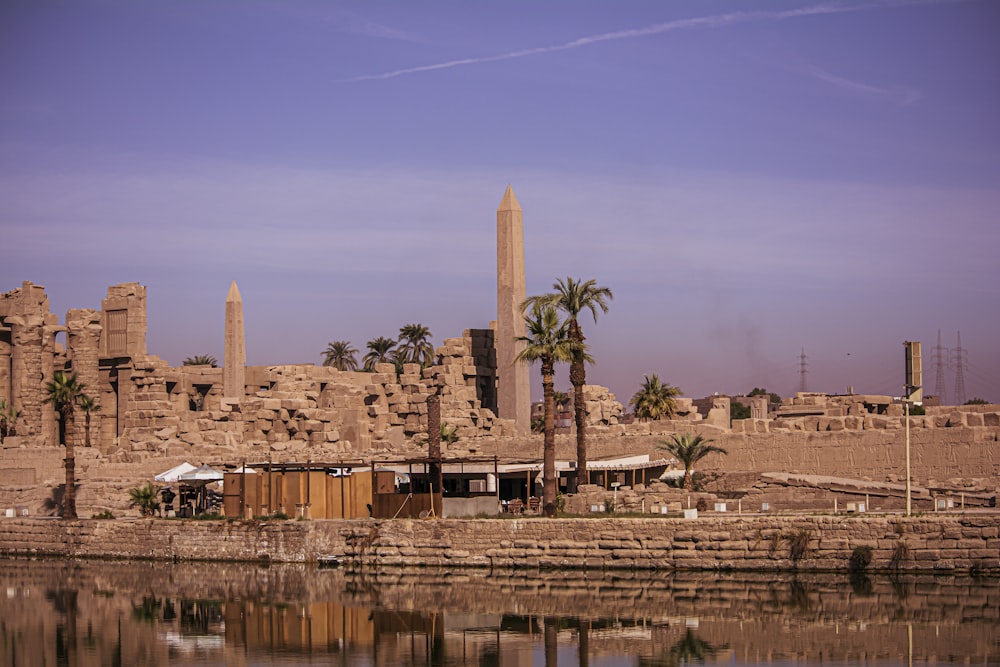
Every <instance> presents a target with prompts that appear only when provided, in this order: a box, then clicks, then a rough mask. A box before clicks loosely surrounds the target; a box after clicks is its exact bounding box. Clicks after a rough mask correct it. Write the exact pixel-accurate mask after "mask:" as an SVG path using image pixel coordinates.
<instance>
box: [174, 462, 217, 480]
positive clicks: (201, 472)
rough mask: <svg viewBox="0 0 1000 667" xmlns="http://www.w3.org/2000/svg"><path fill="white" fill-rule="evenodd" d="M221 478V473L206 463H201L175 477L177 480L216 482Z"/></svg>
mask: <svg viewBox="0 0 1000 667" xmlns="http://www.w3.org/2000/svg"><path fill="white" fill-rule="evenodd" d="M221 479H222V473H221V472H220V471H218V470H216V469H215V468H212V467H211V466H208V465H202V466H200V467H198V468H196V469H194V470H192V471H190V472H186V473H184V474H183V475H179V476H178V477H177V481H178V482H217V481H219V480H221Z"/></svg>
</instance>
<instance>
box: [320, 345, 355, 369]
mask: <svg viewBox="0 0 1000 667" xmlns="http://www.w3.org/2000/svg"><path fill="white" fill-rule="evenodd" d="M357 354H358V351H357V350H356V349H354V346H353V345H351V342H350V341H346V340H335V341H333V342H332V343H329V344H328V345H327V346H326V350H324V352H323V365H324V366H332V367H333V368H336V369H337V370H340V371H356V370H358V359H357V356H356V355H357Z"/></svg>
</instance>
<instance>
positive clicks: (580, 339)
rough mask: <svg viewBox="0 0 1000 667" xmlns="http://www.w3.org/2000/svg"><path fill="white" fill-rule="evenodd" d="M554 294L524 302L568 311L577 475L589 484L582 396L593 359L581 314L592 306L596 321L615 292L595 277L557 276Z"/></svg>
mask: <svg viewBox="0 0 1000 667" xmlns="http://www.w3.org/2000/svg"><path fill="white" fill-rule="evenodd" d="M552 289H554V290H555V291H554V292H553V293H551V294H543V295H542V296H533V297H529V298H528V299H527V300H526V301H525V304H531V303H548V304H551V305H553V306H555V307H556V308H558V309H559V310H561V311H562V312H564V313H566V318H567V324H568V326H569V338H570V340H572V341H573V343H574V344H575V347H574V353H573V359H572V361H571V362H570V366H569V381H570V383H571V384H572V385H573V413H574V418H575V422H576V479H577V482H578V483H579V481H580V480H583V483H584V484H586V483H587V482H589V481H590V476H589V475H588V473H587V406H586V404H585V403H584V400H583V385H585V384H587V369H586V364H587V363H588V362H590V363H593V359H592V358H591V357H590V355H588V354H587V347H586V346H585V345H584V341H585V340H586V338H585V337H584V335H583V329H581V328H580V322H579V316H580V314H581V313H583V312H584V311H587V310H589V311H590V314H591V315H592V316H593V317H594V323H595V324H596V323H597V311H598V310H600V311H601V312H602V313H607V312H608V301H611V300H612V299H614V298H615V297H614V294H612V293H611V290H610V289H609V288H607V287H601V286H599V285H598V284H597V281H595V280H587V281H582V280H576V279H573V278H570V277H567V278H566V280H563V279H562V278H560V279H558V280H557V281H556V282H555V283H553V285H552Z"/></svg>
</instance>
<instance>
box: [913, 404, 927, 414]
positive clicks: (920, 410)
mask: <svg viewBox="0 0 1000 667" xmlns="http://www.w3.org/2000/svg"><path fill="white" fill-rule="evenodd" d="M925 414H927V410H924V406H922V405H917V404H916V403H913V404H911V405H910V416H911V417H913V416H917V417H919V416H920V415H925Z"/></svg>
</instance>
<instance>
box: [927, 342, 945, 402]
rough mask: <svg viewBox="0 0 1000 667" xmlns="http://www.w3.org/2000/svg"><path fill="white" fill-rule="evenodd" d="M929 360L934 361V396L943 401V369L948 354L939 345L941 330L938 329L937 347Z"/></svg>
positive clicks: (942, 346)
mask: <svg viewBox="0 0 1000 667" xmlns="http://www.w3.org/2000/svg"><path fill="white" fill-rule="evenodd" d="M931 359H932V360H933V361H934V395H935V396H937V397H938V398H939V399H941V401H944V392H945V386H944V367H945V364H947V363H948V354H947V351H946V350H945V349H944V345H942V344H941V329H938V340H937V345H935V346H934V351H933V353H932V354H931Z"/></svg>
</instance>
